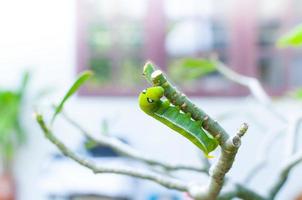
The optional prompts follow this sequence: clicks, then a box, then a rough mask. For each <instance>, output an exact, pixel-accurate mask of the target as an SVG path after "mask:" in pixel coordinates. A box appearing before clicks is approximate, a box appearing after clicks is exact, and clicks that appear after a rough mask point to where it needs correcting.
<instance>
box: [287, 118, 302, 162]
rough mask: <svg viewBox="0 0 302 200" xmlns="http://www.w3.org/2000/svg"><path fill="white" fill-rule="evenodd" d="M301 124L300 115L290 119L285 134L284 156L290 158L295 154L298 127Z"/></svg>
mask: <svg viewBox="0 0 302 200" xmlns="http://www.w3.org/2000/svg"><path fill="white" fill-rule="evenodd" d="M301 122H302V115H301V114H300V115H298V116H294V117H292V118H291V119H290V120H289V122H288V130H287V134H286V139H287V141H286V145H285V148H286V149H285V156H286V157H290V156H291V155H292V154H294V153H295V152H296V149H297V137H298V132H299V126H300V124H301Z"/></svg>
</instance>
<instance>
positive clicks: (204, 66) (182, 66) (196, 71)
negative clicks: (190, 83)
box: [168, 58, 216, 81]
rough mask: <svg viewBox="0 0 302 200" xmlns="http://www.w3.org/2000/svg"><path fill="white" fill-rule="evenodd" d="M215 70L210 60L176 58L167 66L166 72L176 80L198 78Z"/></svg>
mask: <svg viewBox="0 0 302 200" xmlns="http://www.w3.org/2000/svg"><path fill="white" fill-rule="evenodd" d="M215 71H216V68H215V64H214V63H213V62H212V61H210V60H206V59H198V58H184V59H180V60H176V61H174V62H172V63H171V65H169V68H168V73H169V74H170V76H171V77H172V78H173V79H174V80H176V81H184V80H194V79H198V78H200V77H203V76H206V75H208V74H210V73H213V72H215Z"/></svg>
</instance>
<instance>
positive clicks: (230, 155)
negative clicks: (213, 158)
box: [198, 124, 248, 200]
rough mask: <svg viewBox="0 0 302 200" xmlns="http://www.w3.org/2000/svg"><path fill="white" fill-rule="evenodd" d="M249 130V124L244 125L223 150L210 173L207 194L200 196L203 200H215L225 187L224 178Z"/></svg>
mask: <svg viewBox="0 0 302 200" xmlns="http://www.w3.org/2000/svg"><path fill="white" fill-rule="evenodd" d="M247 129H248V126H247V124H243V125H242V126H241V127H240V129H239V131H238V133H237V134H236V136H234V137H233V138H230V139H229V140H228V141H227V142H226V143H225V144H224V146H223V148H222V149H221V154H220V156H219V159H218V162H217V163H216V164H215V165H214V166H213V167H212V170H211V171H210V180H209V183H208V185H207V187H206V189H205V192H204V193H203V194H202V193H201V194H200V196H198V199H201V200H215V199H216V198H217V196H218V195H219V192H220V191H221V189H222V186H223V185H224V177H225V175H226V173H228V171H229V170H230V169H231V167H232V165H233V162H234V160H235V156H236V154H237V151H238V149H239V147H240V145H241V137H242V136H243V135H244V134H245V133H246V131H247Z"/></svg>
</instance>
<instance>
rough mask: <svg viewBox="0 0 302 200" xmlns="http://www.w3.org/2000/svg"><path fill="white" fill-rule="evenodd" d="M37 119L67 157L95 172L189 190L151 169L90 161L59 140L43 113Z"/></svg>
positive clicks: (185, 186)
mask: <svg viewBox="0 0 302 200" xmlns="http://www.w3.org/2000/svg"><path fill="white" fill-rule="evenodd" d="M36 120H37V122H38V123H39V125H40V127H41V129H42V130H43V132H44V135H45V137H46V138H47V139H49V140H50V141H51V142H52V143H53V144H54V145H56V146H57V148H58V149H59V150H60V151H61V152H62V153H63V154H64V155H65V156H67V157H69V158H71V159H72V160H74V161H76V162H77V163H79V164H80V165H83V166H84V167H86V168H88V169H90V170H92V171H93V172H94V173H114V174H122V175H127V176H132V177H137V178H142V179H146V180H151V181H153V182H156V183H158V184H160V185H162V186H164V187H166V188H169V189H174V190H178V191H185V192H186V191H188V185H187V184H185V183H183V182H181V181H180V180H177V179H171V178H169V177H166V176H163V175H159V174H156V173H153V172H149V171H142V170H139V169H137V168H129V167H114V168H113V167H105V166H97V165H95V164H94V163H93V162H92V161H88V160H87V159H84V158H82V157H80V156H79V155H77V154H75V153H74V152H72V151H71V150H70V149H69V148H67V147H66V146H65V145H64V144H63V143H62V142H61V141H60V140H58V139H57V138H56V137H55V136H54V135H53V133H52V132H51V131H50V130H49V128H48V127H47V126H46V124H45V122H44V119H43V117H42V115H40V114H36Z"/></svg>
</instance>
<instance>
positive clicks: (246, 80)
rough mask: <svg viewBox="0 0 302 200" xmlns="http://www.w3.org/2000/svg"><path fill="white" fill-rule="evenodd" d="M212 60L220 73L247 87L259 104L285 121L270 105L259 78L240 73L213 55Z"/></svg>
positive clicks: (269, 99) (270, 102) (270, 101)
mask: <svg viewBox="0 0 302 200" xmlns="http://www.w3.org/2000/svg"><path fill="white" fill-rule="evenodd" d="M212 62H214V63H215V67H216V69H217V70H218V71H219V72H220V73H221V74H222V75H224V76H225V77H226V78H227V79H229V80H231V81H233V82H235V83H238V84H239V85H242V86H245V87H247V88H248V89H249V90H250V92H251V93H252V95H253V96H254V97H255V99H256V100H257V101H258V102H259V103H260V104H262V105H263V106H264V107H266V108H267V109H268V110H269V111H270V112H271V113H272V114H274V115H275V116H276V117H278V119H280V120H281V121H282V122H287V119H286V118H285V117H284V116H283V115H282V114H280V113H279V112H277V111H276V110H275V109H274V108H273V107H272V100H271V98H270V96H269V95H268V94H267V93H266V92H265V90H264V89H263V87H262V86H261V84H260V82H259V80H257V79H256V78H252V77H248V76H244V75H241V74H239V73H237V72H235V71H233V70H231V69H230V68H229V67H227V66H225V65H224V64H223V63H222V62H220V61H218V60H217V59H216V58H215V57H213V58H212Z"/></svg>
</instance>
